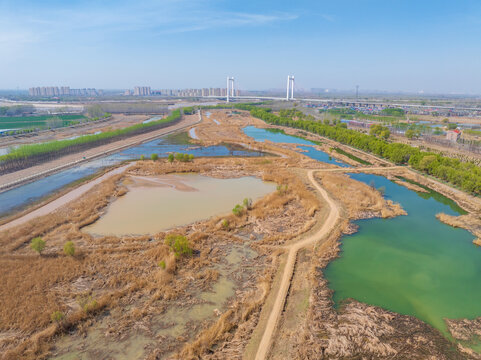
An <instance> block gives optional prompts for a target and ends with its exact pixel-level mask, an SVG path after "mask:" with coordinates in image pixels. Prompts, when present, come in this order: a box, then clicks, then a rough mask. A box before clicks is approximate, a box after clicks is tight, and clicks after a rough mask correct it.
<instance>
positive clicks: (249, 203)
mask: <svg viewBox="0 0 481 360" xmlns="http://www.w3.org/2000/svg"><path fill="white" fill-rule="evenodd" d="M242 205H244V207H245V208H246V209H247V210H250V209H251V208H252V199H248V198H245V199H244V201H243V202H242Z"/></svg>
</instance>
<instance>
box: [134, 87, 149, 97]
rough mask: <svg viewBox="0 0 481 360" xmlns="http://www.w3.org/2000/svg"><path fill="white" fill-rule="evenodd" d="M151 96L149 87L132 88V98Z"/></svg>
mask: <svg viewBox="0 0 481 360" xmlns="http://www.w3.org/2000/svg"><path fill="white" fill-rule="evenodd" d="M151 94H152V91H151V90H150V86H136V87H135V88H134V96H150V95H151Z"/></svg>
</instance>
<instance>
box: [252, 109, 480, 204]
mask: <svg viewBox="0 0 481 360" xmlns="http://www.w3.org/2000/svg"><path fill="white" fill-rule="evenodd" d="M244 108H245V110H247V108H249V110H250V113H251V115H252V116H254V117H257V118H259V119H261V120H264V121H266V122H267V123H269V124H274V125H281V126H288V127H292V128H296V129H302V130H306V131H310V132H312V133H315V134H318V135H321V136H325V137H327V138H330V139H332V140H335V141H338V142H340V143H342V144H347V145H350V146H353V147H355V148H357V149H360V150H363V151H367V152H370V153H373V154H375V155H378V156H381V157H383V158H385V159H388V160H390V161H392V162H394V163H396V164H402V165H411V166H412V167H413V168H414V169H416V170H420V171H422V172H424V173H426V174H428V175H432V176H434V177H436V178H438V179H440V180H444V181H447V182H449V183H450V184H451V185H455V186H457V187H459V188H461V189H462V190H464V191H466V192H468V193H472V194H476V195H480V194H481V167H479V166H477V165H475V164H474V163H472V162H462V161H460V160H458V159H452V158H449V157H446V156H442V155H440V154H436V153H433V152H426V151H422V150H419V149H418V148H416V147H413V146H410V145H406V144H401V143H395V142H393V143H391V142H387V141H386V140H383V139H380V138H378V137H376V136H374V135H366V134H363V133H360V132H357V131H355V130H351V129H346V128H345V127H342V126H340V125H336V126H331V125H326V124H322V123H320V122H318V121H314V120H304V118H305V115H304V114H303V113H302V112H300V111H296V117H297V118H298V119H297V120H293V118H292V117H280V116H277V115H275V114H273V113H272V111H271V110H270V109H262V108H257V107H254V106H244Z"/></svg>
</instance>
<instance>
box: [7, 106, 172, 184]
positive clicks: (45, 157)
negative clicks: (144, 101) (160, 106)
mask: <svg viewBox="0 0 481 360" xmlns="http://www.w3.org/2000/svg"><path fill="white" fill-rule="evenodd" d="M180 118H181V115H180V110H174V111H173V112H172V114H171V115H169V116H168V117H166V118H164V119H160V120H157V121H152V122H150V123H145V124H144V123H141V124H136V125H132V126H129V127H126V128H123V129H117V130H112V131H107V132H103V133H100V134H95V135H85V136H81V137H78V138H76V139H70V140H57V141H50V142H46V143H42V144H31V145H23V146H19V147H18V148H15V149H13V150H12V151H11V152H9V153H8V154H6V155H2V156H0V175H2V174H6V173H9V172H13V171H17V170H20V169H24V168H27V167H30V166H33V165H37V164H39V163H42V162H46V161H50V160H53V159H56V158H58V157H61V156H64V155H67V154H72V153H77V152H81V151H85V150H87V149H90V148H93V147H95V146H99V145H104V144H108V143H111V142H114V141H118V140H121V139H124V138H127V137H131V136H134V135H139V134H143V133H146V132H149V131H152V130H157V129H160V128H162V127H165V126H169V125H171V124H172V123H174V122H177V121H178V120H180Z"/></svg>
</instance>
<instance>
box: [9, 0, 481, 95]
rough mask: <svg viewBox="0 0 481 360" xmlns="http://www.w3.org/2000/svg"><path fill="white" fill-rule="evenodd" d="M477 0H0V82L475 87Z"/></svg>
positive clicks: (480, 27) (479, 54) (480, 60)
mask: <svg viewBox="0 0 481 360" xmlns="http://www.w3.org/2000/svg"><path fill="white" fill-rule="evenodd" d="M480 45H481V1H479V0H476V1H474V0H452V1H445V0H417V1H411V0H383V1H381V0H335V1H332V0H330V1H324V0H317V1H307V0H297V1H292V0H291V1H284V0H277V1H270V0H269V1H261V0H244V1H226V0H224V1H222V0H215V1H203V0H161V1H153V0H140V1H133V0H130V1H123V0H115V1H110V0H105V1H99V0H97V1H90V0H87V1H79V0H69V1H65V0H62V1H60V0H36V1H25V0H0V88H3V89H5V88H10V89H12V88H16V87H19V88H28V87H30V86H42V85H59V86H60V85H70V86H71V87H96V88H131V87H133V86H135V85H150V86H152V87H153V88H186V87H193V88H197V87H211V86H213V87H217V86H224V82H225V77H226V76H227V75H231V76H234V77H235V78H236V80H237V85H238V87H239V88H244V89H267V88H281V87H284V86H285V84H284V83H285V81H286V80H285V78H286V76H287V74H294V75H295V77H296V87H298V88H306V89H309V88H311V87H321V88H337V89H353V88H354V86H355V85H356V84H359V85H360V89H361V90H362V89H379V90H388V91H398V90H400V91H412V92H416V91H425V92H438V93H440V92H444V93H476V94H481V46H480Z"/></svg>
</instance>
